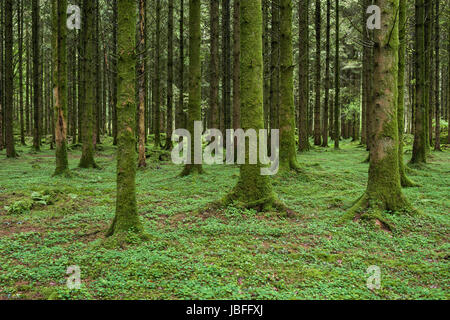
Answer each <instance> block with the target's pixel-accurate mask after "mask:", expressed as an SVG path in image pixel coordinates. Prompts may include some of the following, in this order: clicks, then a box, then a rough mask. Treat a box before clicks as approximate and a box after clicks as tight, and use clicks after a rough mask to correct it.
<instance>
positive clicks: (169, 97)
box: [165, 0, 174, 150]
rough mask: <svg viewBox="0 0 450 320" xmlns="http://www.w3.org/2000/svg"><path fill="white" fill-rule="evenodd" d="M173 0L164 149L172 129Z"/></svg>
mask: <svg viewBox="0 0 450 320" xmlns="http://www.w3.org/2000/svg"><path fill="white" fill-rule="evenodd" d="M173 9H174V8H173V0H169V13H168V18H167V19H168V28H167V125H166V130H167V131H166V143H165V149H166V150H170V149H172V131H173Z"/></svg>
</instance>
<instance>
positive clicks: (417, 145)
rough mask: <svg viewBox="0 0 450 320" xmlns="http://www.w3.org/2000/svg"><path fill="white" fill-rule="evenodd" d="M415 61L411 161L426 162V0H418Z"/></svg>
mask: <svg viewBox="0 0 450 320" xmlns="http://www.w3.org/2000/svg"><path fill="white" fill-rule="evenodd" d="M415 3H416V11H415V23H416V24H415V33H414V37H415V47H414V63H415V74H416V88H415V89H416V90H415V96H414V97H415V102H414V104H415V106H414V107H415V117H414V119H415V126H414V128H415V130H414V143H413V152H412V158H411V163H425V162H426V160H427V143H426V139H427V135H426V126H425V123H426V119H427V118H426V107H425V54H424V51H425V35H424V31H425V30H424V21H425V11H424V10H425V8H424V0H416V2H415Z"/></svg>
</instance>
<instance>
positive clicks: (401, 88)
mask: <svg viewBox="0 0 450 320" xmlns="http://www.w3.org/2000/svg"><path fill="white" fill-rule="evenodd" d="M399 5H400V7H399V47H398V108H397V113H398V114H397V116H398V168H399V173H400V183H401V185H402V187H412V186H414V183H413V182H412V181H411V180H409V179H408V177H407V176H406V172H405V165H404V163H403V132H404V130H405V125H404V124H405V122H404V106H405V55H406V8H407V7H406V0H399Z"/></svg>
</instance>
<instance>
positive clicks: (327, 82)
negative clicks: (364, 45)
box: [322, 0, 331, 147]
mask: <svg viewBox="0 0 450 320" xmlns="http://www.w3.org/2000/svg"><path fill="white" fill-rule="evenodd" d="M330 17H331V0H327V31H326V60H325V101H324V105H323V122H322V123H323V124H322V147H328V105H329V103H330Z"/></svg>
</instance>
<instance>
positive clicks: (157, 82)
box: [153, 0, 161, 148]
mask: <svg viewBox="0 0 450 320" xmlns="http://www.w3.org/2000/svg"><path fill="white" fill-rule="evenodd" d="M155 37H156V41H155V51H154V53H155V57H154V58H155V59H154V64H155V67H154V76H155V79H154V83H153V87H154V91H153V93H154V97H153V99H154V103H155V105H154V108H155V109H154V113H155V118H154V120H155V121H154V125H153V128H154V132H155V147H157V148H159V147H160V146H161V132H160V131H161V106H160V101H161V91H160V90H161V75H160V71H159V68H160V60H161V59H160V56H159V55H160V40H161V0H156V32H155Z"/></svg>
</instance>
